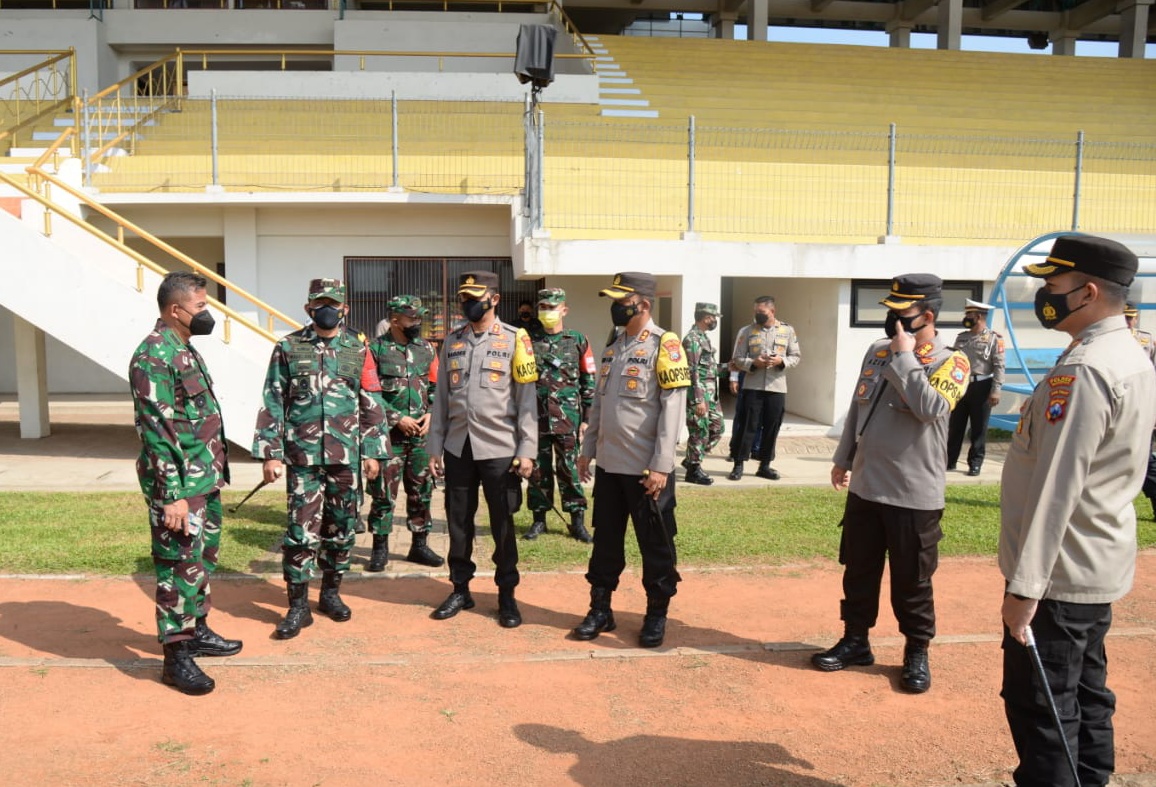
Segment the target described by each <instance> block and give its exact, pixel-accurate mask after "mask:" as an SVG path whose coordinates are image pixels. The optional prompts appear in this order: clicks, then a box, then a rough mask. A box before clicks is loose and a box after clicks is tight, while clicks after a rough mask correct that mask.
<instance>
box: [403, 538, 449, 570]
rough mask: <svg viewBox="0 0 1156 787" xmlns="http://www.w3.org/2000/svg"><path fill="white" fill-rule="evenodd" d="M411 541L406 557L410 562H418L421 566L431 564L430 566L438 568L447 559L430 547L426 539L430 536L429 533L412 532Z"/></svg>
mask: <svg viewBox="0 0 1156 787" xmlns="http://www.w3.org/2000/svg"><path fill="white" fill-rule="evenodd" d="M411 538H412V539H413V540H411V541H410V542H409V554H408V555H406V556H405V559H406V560H408V561H409V562H410V563H417V564H418V565H419V566H429V567H430V568H437V567H438V566H440V565H441V564H443V563H445V562H446V561H445V560H444V559H442V556H441V555H439V554H438V553H437V552H434V551H433V550H432V549H430V548H429V544H427V543H426V539H428V538H429V533H412V534H411Z"/></svg>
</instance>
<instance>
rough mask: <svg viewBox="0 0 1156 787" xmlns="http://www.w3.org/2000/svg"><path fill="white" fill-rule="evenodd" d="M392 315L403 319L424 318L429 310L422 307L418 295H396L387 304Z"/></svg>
mask: <svg viewBox="0 0 1156 787" xmlns="http://www.w3.org/2000/svg"><path fill="white" fill-rule="evenodd" d="M387 308H388V309H389V313H390V315H394V314H400V315H402V316H403V317H424V316H426V315H427V314H429V309H427V308H426V307H424V306H422V305H421V298H419V297H417V296H416V295H395V296H393V297H392V298H390V299H389V304H387Z"/></svg>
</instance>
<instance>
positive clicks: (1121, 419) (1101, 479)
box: [999, 316, 1156, 604]
mask: <svg viewBox="0 0 1156 787" xmlns="http://www.w3.org/2000/svg"><path fill="white" fill-rule="evenodd" d="M1154 425H1156V370H1153V368H1152V363H1151V361H1149V359H1148V357H1147V356H1146V355H1145V354H1144V352H1143V351H1142V350H1141V348H1140V347H1139V346H1138V345H1137V344H1136V340H1135V339H1134V338H1132V335H1131V333H1130V331H1129V330H1128V327H1127V325H1126V324H1125V323H1124V318H1123V317H1122V316H1113V317H1109V318H1107V319H1104V320H1100V321H1099V322H1097V323H1094V324H1093V325H1090V326H1089V327H1088V328H1087V329H1086V330H1084V331H1083V332H1082V333H1080V334H1079V335H1078V336H1077V337H1076V338H1075V341H1074V342H1073V343H1072V345H1070V346H1069V348H1068V349H1067V350H1065V351H1064V353H1063V354H1062V355H1061V356H1060V358H1059V360H1058V362H1057V363H1056V365H1055V367H1053V368H1052V370H1051V371H1050V372H1049V373H1048V375H1047V376H1046V377H1045V378H1043V379H1042V380H1041V381H1040V382H1039V384H1038V385H1037V386H1036V388H1035V391H1033V393H1032V395H1031V398H1030V399H1028V401H1027V402H1026V403H1025V404H1024V407H1023V409H1022V410H1021V411H1020V421H1019V425H1018V426H1017V427H1016V431H1015V434H1014V435H1013V436H1012V442H1011V447H1010V449H1009V450H1008V455H1007V459H1006V460H1005V461H1004V466H1003V476H1002V479H1001V490H1000V498H1001V499H1000V520H1001V526H1000V540H999V567H1000V570H1001V571H1002V572H1003V576H1004V579H1006V580H1007V583H1008V585H1007V590H1008V592H1009V593H1014V594H1016V595H1019V596H1026V597H1028V598H1035V599H1043V598H1047V599H1053V600H1055V601H1064V602H1070V603H1075V604H1106V603H1110V602H1112V601H1115V600H1116V599H1118V598H1121V597H1122V596H1123V595H1124V594H1125V593H1127V592H1128V590H1129V589H1130V588H1131V587H1132V579H1133V574H1134V572H1135V568H1136V512H1135V509H1134V508H1133V506H1132V501H1133V500H1134V499H1135V497H1136V495H1138V494H1139V493H1140V487H1141V485H1142V484H1143V482H1144V475H1145V471H1146V460H1147V457H1148V451H1149V447H1150V446H1149V441H1150V440H1151V438H1152V427H1153V426H1154Z"/></svg>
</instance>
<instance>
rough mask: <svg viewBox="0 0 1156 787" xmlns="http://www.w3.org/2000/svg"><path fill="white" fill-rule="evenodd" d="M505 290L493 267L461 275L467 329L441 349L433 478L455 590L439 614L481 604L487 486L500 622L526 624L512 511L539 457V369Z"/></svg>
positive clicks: (431, 433)
mask: <svg viewBox="0 0 1156 787" xmlns="http://www.w3.org/2000/svg"><path fill="white" fill-rule="evenodd" d="M498 286H499V279H498V274H496V273H494V272H492V271H470V272H467V273H463V274H462V276H461V279H460V280H459V284H458V304H459V305H460V307H461V310H462V314H463V315H464V316H465V318H466V324H465V325H463V326H462V327H461V328H458V329H457V330H456V331H452V332H451V333H449V334H447V335H446V339H445V342H444V343H443V344H442V352H441V359H440V362H439V367H440V377H441V383H440V385H439V386H438V395H437V398H436V399H435V400H434V407H433V421H432V422H431V424H430V430H429V456H430V469H432V470H433V473H434V475H435V476H437V477H441V476H443V475H444V476H445V479H446V520H447V522H448V525H449V531H450V555H449V565H450V581H451V582H453V585H454V588H453V591H452V592H451V593H450V594H449V596H448V597H447V598H446V600H445V601H443V602H442V604H441V606H439V607H438V608H437V609H436V610H434V612H433V614H432V617H433V618H434V620H446V619H447V618H452V617H453V616H454V615H456V614H458V613H459V612H461V611H462V610H463V609H473V607H474V597H473V596H472V595H470V582H471V581H472V580H473V578H474V572H475V571H476V570H477V565H475V563H474V561H473V559H472V558H473V554H474V528H475V526H474V515H475V514H476V513H477V512H478V485H479V484H480V485H481V487H482V494H483V495H485V498H486V507H487V508H488V509H489V514H490V533H491V535H492V536H493V538H494V564H495V570H494V583H495V584H496V585H497V586H498V624H499V625H501V626H502V627H503V628H514V627H516V626H520V625H522V613H521V612H520V611H519V610H518V604H517V602H516V601H515V600H514V588H515V587H517V585H518V581H519V578H520V577H519V574H518V541H517V538H516V537H515V535H514V512H516V511H517V510H518V508H519V507H520V506H521V505H522V485H521V479H523V478H529V477H530V473H532V472H533V470H534V457H536V456H537V455H538V393H537V390H536V388H537V386H536V385H535V383H536V382H537V380H538V368H537V365H536V364H535V362H534V346H533V343H532V342H531V341H530V336H529V334H528V333H526V331H525V330H524V329H522V328H515V327H514V326H512V325H506V324H505V323H504V322H502V321H501V320H499V319H498V316H497V306H498V301H499V300H501V295H500V294H499V293H498Z"/></svg>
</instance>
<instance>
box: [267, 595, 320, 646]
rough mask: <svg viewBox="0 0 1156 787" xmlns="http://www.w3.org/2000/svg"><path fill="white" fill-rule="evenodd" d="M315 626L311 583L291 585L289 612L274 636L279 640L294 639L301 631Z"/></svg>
mask: <svg viewBox="0 0 1156 787" xmlns="http://www.w3.org/2000/svg"><path fill="white" fill-rule="evenodd" d="M312 625H313V613H312V612H310V611H309V583H308V582H290V583H289V611H288V612H287V613H286V614H285V619H284V620H282V621H281V622H280V623H278V624H277V630H276V631H275V632H274V634H273V635H274V636H275V637H277V639H293V638H294V637H296V636H297V635H298V634H300V633H301V629H303V628H305V627H306V626H312Z"/></svg>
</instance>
